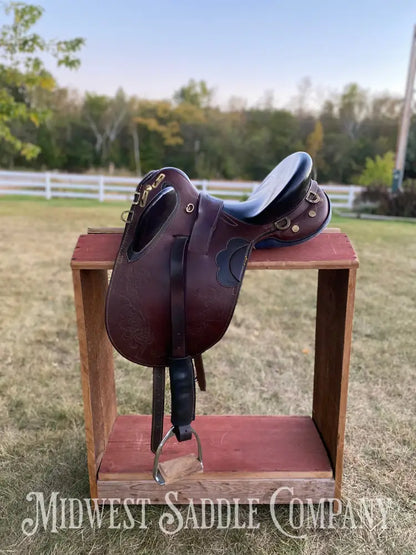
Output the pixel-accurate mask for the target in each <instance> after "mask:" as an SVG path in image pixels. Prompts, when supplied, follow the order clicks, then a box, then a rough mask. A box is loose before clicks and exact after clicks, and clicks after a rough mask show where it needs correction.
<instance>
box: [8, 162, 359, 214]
mask: <svg viewBox="0 0 416 555" xmlns="http://www.w3.org/2000/svg"><path fill="white" fill-rule="evenodd" d="M138 182H139V178H135V177H115V176H104V175H76V174H63V173H52V172H46V173H40V172H11V171H0V196H1V195H27V196H37V197H45V198H46V199H51V198H60V197H62V198H84V199H96V200H99V201H100V202H103V201H105V200H124V201H125V200H131V199H132V197H133V192H134V190H135V188H136V186H137V184H138ZM193 183H194V185H195V186H196V187H198V189H200V190H203V191H206V192H209V193H210V194H211V195H214V196H221V197H228V198H230V197H238V198H241V197H242V196H244V195H249V194H250V193H251V192H252V191H253V190H254V189H255V188H256V187H257V186H258V185H259V183H258V182H253V181H251V182H250V181H208V180H193ZM323 189H324V190H325V191H326V193H327V194H328V195H329V198H330V199H331V201H332V204H333V207H334V208H350V209H351V208H352V207H353V203H354V198H355V196H356V195H357V194H358V193H359V191H361V187H357V186H355V185H333V184H329V185H325V186H323Z"/></svg>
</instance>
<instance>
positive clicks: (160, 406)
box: [150, 366, 166, 453]
mask: <svg viewBox="0 0 416 555" xmlns="http://www.w3.org/2000/svg"><path fill="white" fill-rule="evenodd" d="M165 376H166V373H165V367H164V366H155V367H154V368H153V398H152V435H151V443H150V448H151V450H152V451H153V453H156V450H157V448H158V446H159V444H160V442H161V441H162V438H163V416H164V414H165Z"/></svg>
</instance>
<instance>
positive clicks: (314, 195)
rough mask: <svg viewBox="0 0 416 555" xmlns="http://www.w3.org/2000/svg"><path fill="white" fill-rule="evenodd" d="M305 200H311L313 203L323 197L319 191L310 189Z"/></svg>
mask: <svg viewBox="0 0 416 555" xmlns="http://www.w3.org/2000/svg"><path fill="white" fill-rule="evenodd" d="M305 200H306V201H307V202H310V203H311V204H316V203H317V202H319V201H320V200H321V197H320V196H319V195H318V193H315V192H314V191H311V190H309V191H308V194H307V195H306V198H305Z"/></svg>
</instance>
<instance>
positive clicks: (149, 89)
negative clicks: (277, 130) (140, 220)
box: [1, 0, 416, 107]
mask: <svg viewBox="0 0 416 555" xmlns="http://www.w3.org/2000/svg"><path fill="white" fill-rule="evenodd" d="M33 3H37V4H39V5H41V6H42V7H44V8H45V13H44V15H43V17H42V19H41V20H40V21H39V23H38V25H37V31H38V32H39V33H41V34H42V36H44V37H47V38H58V39H65V38H66V39H69V38H74V37H77V36H80V37H84V38H85V39H86V46H85V47H84V48H83V49H82V51H81V54H80V57H81V62H82V63H81V67H80V69H79V70H78V71H75V72H74V71H69V70H67V69H56V68H55V67H54V66H53V65H50V66H48V68H49V69H50V70H51V71H52V73H53V75H55V76H56V77H57V79H58V82H59V84H60V85H61V86H69V87H72V88H77V89H79V90H80V91H82V92H83V91H91V92H92V91H94V92H97V93H101V94H110V95H111V94H114V93H115V91H116V90H117V89H118V88H119V87H122V88H123V89H124V90H125V92H126V93H127V94H129V95H133V94H134V95H137V96H139V97H142V98H152V99H160V98H171V97H172V95H173V93H174V91H176V90H177V89H179V88H180V87H181V86H182V85H185V84H186V83H187V82H188V81H189V79H191V78H193V79H195V80H201V79H203V80H205V81H206V82H207V84H208V86H209V87H210V88H213V89H214V91H215V96H214V101H215V103H217V104H219V105H220V106H223V107H225V106H226V105H227V102H228V100H229V99H230V97H233V96H234V97H238V98H242V99H246V101H247V105H255V104H257V103H259V102H261V100H262V98H264V97H265V95H270V94H272V95H273V102H274V105H275V106H276V107H290V105H291V104H293V103H294V102H295V97H296V95H297V94H298V89H299V83H300V82H301V81H302V80H304V79H305V78H309V79H310V81H311V83H312V88H311V90H310V91H308V94H307V97H308V99H307V102H310V103H311V105H312V106H313V105H316V104H317V103H320V102H321V101H322V99H324V98H326V97H328V96H330V95H331V94H332V93H337V92H340V91H341V90H342V89H343V88H344V87H345V85H347V84H348V83H351V82H356V83H358V84H359V85H360V86H362V87H363V88H365V89H367V90H369V92H371V93H374V94H378V93H383V92H389V93H391V94H394V95H397V96H404V89H405V82H406V75H407V66H408V61H409V54H410V45H411V39H412V32H413V26H414V24H415V23H416V2H415V0H412V1H409V0H389V1H386V0H361V1H359V2H358V1H357V0H349V1H346V0H344V1H339V0H329V1H323V0H309V1H305V0H298V1H296V2H294V1H290V0H286V1H274V0H268V1H267V0H247V1H244V0H239V1H238V0H222V1H220V0H209V1H208V0H193V1H190V0H153V1H147V2H145V1H142V0H119V1H114V0H99V1H97V0H83V1H82V0H71V1H69V0H33ZM1 17H3V15H1Z"/></svg>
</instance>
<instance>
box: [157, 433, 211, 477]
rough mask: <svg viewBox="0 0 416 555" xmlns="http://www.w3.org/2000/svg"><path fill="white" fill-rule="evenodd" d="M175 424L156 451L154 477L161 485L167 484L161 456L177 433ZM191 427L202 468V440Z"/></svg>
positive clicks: (202, 467)
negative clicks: (161, 469)
mask: <svg viewBox="0 0 416 555" xmlns="http://www.w3.org/2000/svg"><path fill="white" fill-rule="evenodd" d="M174 428H175V427H174V426H172V427H171V429H170V430H169V431H168V433H167V434H166V435H165V437H164V438H163V439H162V441H161V442H160V443H159V446H158V448H157V449H156V453H155V459H154V462H153V478H154V480H155V481H156V482H157V483H158V484H159V485H160V486H164V485H165V479H164V478H163V476H162V474H161V472H160V470H159V458H160V455H161V454H162V449H163V447H164V445H165V443H166V442H167V441H168V440H169V439H170V438H171V437H172V436H174V435H175V432H174ZM190 429H191V433H192V434H193V435H194V436H195V439H196V442H197V445H198V461H199V462H200V463H201V470H203V469H204V464H203V462H202V446H201V441H200V439H199V435H198V434H197V433H196V431H195V430H194V429H193V428H192V426H190Z"/></svg>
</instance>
